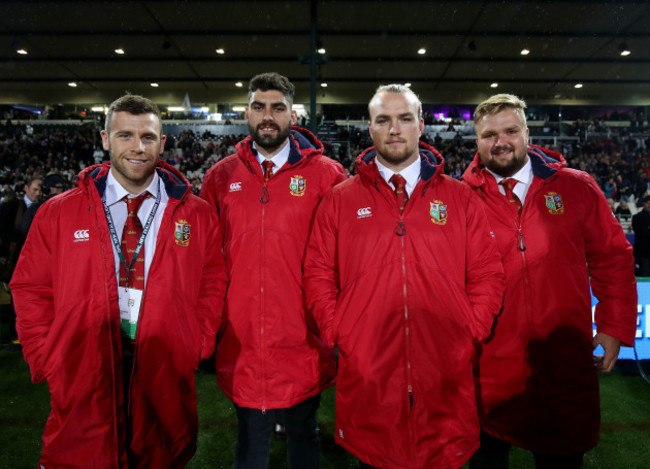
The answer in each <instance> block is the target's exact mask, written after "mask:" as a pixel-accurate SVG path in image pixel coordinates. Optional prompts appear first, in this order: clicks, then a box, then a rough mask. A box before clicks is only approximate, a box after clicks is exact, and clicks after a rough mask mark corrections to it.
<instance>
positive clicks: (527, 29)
mask: <svg viewBox="0 0 650 469" xmlns="http://www.w3.org/2000/svg"><path fill="white" fill-rule="evenodd" d="M312 19H315V21H313V22H312ZM312 27H313V28H314V29H315V30H316V31H317V42H315V43H314V46H315V48H323V49H325V53H324V54H319V53H315V54H314V55H315V56H316V57H317V59H318V60H317V62H318V65H317V66H315V67H314V68H315V70H316V72H317V74H316V75H315V77H316V79H317V80H316V84H317V100H318V102H319V103H365V102H367V100H368V98H369V97H370V95H371V94H372V91H373V90H374V88H375V87H376V86H378V85H379V84H386V83H390V82H402V83H404V82H409V83H411V84H412V88H413V90H414V91H416V93H418V94H419V95H420V97H421V98H422V100H423V101H424V102H429V103H436V102H438V103H465V104H471V103H476V102H479V101H480V100H482V99H483V98H485V97H487V96H489V95H491V94H494V93H495V92H512V93H516V94H519V95H520V96H523V97H525V98H526V99H527V100H528V101H529V102H530V103H537V104H543V103H564V104H628V105H650V2H648V1H647V0H637V1H626V0H611V1H572V0H562V1H539V0H538V1H525V0H520V1H516V0H515V1H483V0H480V1H479V0H457V1H454V0H447V1H431V0H429V1H381V0H373V1H364V0H312V1H291V0H285V1H273V0H269V1H246V0H236V1H189V0H188V1H164V0H161V1H92V0H91V1H49V0H48V1H30V0H20V1H12V0H3V1H2V2H1V3H0V39H1V40H0V44H1V45H0V103H6V104H18V103H21V104H39V103H40V104H49V103H84V104H88V103H108V102H110V101H112V100H113V99H114V98H115V97H117V96H119V95H120V94H122V93H123V92H124V91H125V90H129V91H131V92H134V93H141V94H144V95H146V96H149V97H151V98H153V99H155V100H156V101H158V102H160V103H165V104H174V103H176V104H179V105H180V104H181V102H182V101H183V98H184V96H185V95H186V94H187V95H188V96H189V98H190V100H191V102H192V104H193V105H194V104H195V103H197V104H198V103H242V102H245V101H246V87H247V82H248V80H249V79H250V77H251V76H253V75H255V74H257V73H260V72H264V71H277V72H279V73H282V74H284V75H287V76H288V77H289V78H290V79H291V80H292V81H293V82H294V83H295V84H296V87H297V97H296V99H297V100H298V101H307V100H309V96H310V70H311V68H312V67H311V66H310V63H311V50H312V36H311V30H312ZM314 37H315V36H314ZM19 49H22V50H24V51H26V52H27V53H26V54H20V53H18V52H17V51H18V50H19ZM116 49H122V50H123V51H124V53H123V54H118V53H117V52H116ZM219 49H222V50H223V53H218V52H217V50H219ZM421 49H423V51H420V50H421ZM523 49H527V50H529V51H530V52H529V53H528V55H522V53H521V51H522V50H523ZM623 49H628V50H629V51H630V54H629V55H627V56H623V55H621V52H622V51H623ZM419 51H420V52H419ZM72 82H74V83H76V84H77V86H76V87H75V88H73V87H70V86H69V85H68V84H69V83H72ZM237 82H240V83H242V84H243V86H242V87H237V86H236V83H237ZM151 83H157V84H158V87H157V88H153V87H152V86H151ZM321 83H326V84H327V87H322V86H321ZM493 83H497V84H498V86H497V87H494V88H493V87H491V85H492V84H493ZM578 84H581V85H582V87H581V88H576V85H578Z"/></svg>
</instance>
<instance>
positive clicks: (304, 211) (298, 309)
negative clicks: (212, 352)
mask: <svg viewBox="0 0 650 469" xmlns="http://www.w3.org/2000/svg"><path fill="white" fill-rule="evenodd" d="M289 141H290V145H291V150H290V154H289V160H288V162H287V164H285V165H284V166H283V167H282V168H280V169H279V170H278V171H277V172H276V173H275V174H274V175H273V176H272V177H271V179H269V181H268V182H264V177H263V175H262V167H261V166H260V164H259V163H258V161H257V159H256V158H255V154H254V153H253V151H254V150H253V147H252V139H251V137H248V138H246V139H244V140H243V141H242V142H239V143H238V144H237V153H236V154H234V155H231V156H229V157H227V158H225V159H223V160H222V161H219V162H218V163H217V164H216V165H215V166H214V167H213V168H211V169H210V170H208V172H207V173H206V175H205V179H204V181H203V185H202V189H201V197H203V198H204V199H205V200H207V201H208V202H210V204H211V205H213V206H216V207H217V210H218V212H219V218H220V220H221V227H222V229H223V230H224V255H225V259H226V270H227V272H228V276H229V278H230V286H229V288H228V294H227V300H226V306H225V308H224V314H223V324H222V330H221V331H220V333H219V342H218V346H217V365H216V366H217V382H218V384H219V387H220V388H221V389H222V390H223V392H224V393H225V394H226V396H228V397H229V398H230V399H231V400H232V401H233V402H234V403H235V404H237V405H239V406H242V407H249V408H253V409H276V408H287V407H291V406H294V405H295V404H298V403H300V402H302V401H304V400H306V399H307V398H309V397H311V396H314V395H316V394H318V393H320V392H321V391H322V390H323V389H325V388H326V387H328V386H331V385H332V384H334V374H335V359H334V353H333V351H332V350H331V349H329V348H328V347H327V346H326V345H325V344H324V343H323V342H322V341H321V340H320V339H319V338H318V336H317V335H316V334H315V333H314V332H313V331H312V330H311V329H310V328H309V327H308V324H309V322H310V321H309V320H308V318H307V317H306V312H305V305H304V295H303V285H302V263H303V258H304V254H305V246H306V244H307V238H308V236H309V230H310V227H311V224H312V219H313V216H314V212H315V210H316V206H317V205H318V203H319V202H320V200H321V198H322V197H323V195H324V194H325V193H326V192H327V191H329V190H330V188H331V187H332V186H333V185H334V184H336V183H338V182H340V181H342V180H345V173H344V171H343V168H342V167H341V165H340V164H338V163H336V162H334V161H333V160H331V159H329V158H327V157H324V156H323V155H322V151H323V145H322V144H321V142H319V141H318V139H316V137H314V136H313V135H312V134H311V133H309V132H308V131H307V130H304V129H300V128H298V127H294V128H293V130H292V132H291V137H290V139H289Z"/></svg>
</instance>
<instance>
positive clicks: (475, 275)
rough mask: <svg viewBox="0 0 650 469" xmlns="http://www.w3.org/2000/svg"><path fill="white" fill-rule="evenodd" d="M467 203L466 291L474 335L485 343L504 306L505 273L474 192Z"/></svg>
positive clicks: (486, 219) (484, 215)
mask: <svg viewBox="0 0 650 469" xmlns="http://www.w3.org/2000/svg"><path fill="white" fill-rule="evenodd" d="M467 202H468V204H467V245H466V264H465V269H466V273H465V278H466V281H465V290H466V293H467V297H468V299H469V302H470V304H471V306H472V313H473V315H474V323H473V325H472V326H473V327H472V328H471V329H472V332H473V335H474V337H475V338H476V339H477V340H479V341H483V340H485V339H486V338H487V337H488V336H489V335H490V333H491V329H492V325H493V322H494V318H495V316H496V315H497V314H498V313H499V311H500V310H501V306H502V304H503V294H504V291H505V274H504V271H503V263H502V261H501V255H500V254H499V250H498V247H497V243H496V239H495V237H494V232H493V231H492V229H491V228H490V225H489V222H488V218H487V215H486V214H485V210H484V207H483V203H482V202H481V201H480V200H479V198H478V196H477V195H476V194H474V193H471V194H469V197H468V201H467Z"/></svg>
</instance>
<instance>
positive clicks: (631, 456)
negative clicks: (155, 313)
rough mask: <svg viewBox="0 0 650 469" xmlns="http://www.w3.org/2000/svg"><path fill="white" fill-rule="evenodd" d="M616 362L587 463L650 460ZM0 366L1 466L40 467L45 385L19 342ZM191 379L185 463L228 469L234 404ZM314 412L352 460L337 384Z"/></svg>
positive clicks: (326, 456)
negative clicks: (341, 430)
mask: <svg viewBox="0 0 650 469" xmlns="http://www.w3.org/2000/svg"><path fill="white" fill-rule="evenodd" d="M621 365H625V366H619V365H617V370H619V371H615V372H613V373H611V374H606V375H601V377H600V389H601V407H602V426H601V437H600V444H599V445H598V446H597V447H596V448H594V449H593V450H591V451H589V452H588V453H587V454H586V455H585V460H584V464H583V468H584V469H646V468H648V467H650V385H648V384H647V383H645V382H644V381H643V380H642V379H641V377H640V376H638V374H636V372H635V371H636V370H635V368H634V367H633V366H630V364H629V363H621ZM646 368H647V367H646ZM621 369H624V370H625V371H628V370H629V371H630V372H629V373H628V372H625V373H624V372H621V371H620V370H621ZM0 370H1V371H0V373H2V375H1V376H2V379H1V380H0V468H13V469H22V468H30V469H31V468H34V467H38V459H39V456H40V447H41V434H42V432H43V427H44V425H45V420H46V418H47V414H48V413H49V393H48V390H47V385H45V384H38V385H34V384H32V383H31V381H30V377H29V369H28V367H27V364H26V363H25V362H24V361H23V359H22V355H21V353H20V351H19V350H16V349H8V348H5V349H1V350H0ZM646 371H649V370H646ZM196 386H197V393H198V402H199V440H198V450H197V453H196V456H195V457H194V459H193V460H192V462H191V463H190V465H189V466H188V468H190V469H203V468H211V469H214V468H218V469H221V468H223V469H229V468H231V467H232V460H233V453H234V447H235V437H236V426H237V418H236V416H235V410H234V408H233V406H232V403H231V402H230V401H229V400H228V399H227V398H226V397H224V396H223V394H221V391H219V389H218V388H217V385H216V383H215V377H214V374H213V373H209V372H205V371H202V370H201V371H199V373H198V374H197V377H196ZM318 420H319V426H320V429H321V444H322V449H321V453H322V461H321V467H322V469H346V468H356V467H357V466H358V462H357V460H356V458H354V457H353V456H351V455H349V454H348V453H346V452H345V451H344V450H343V449H341V448H340V447H339V446H337V445H336V444H334V389H328V390H327V391H325V392H324V393H323V398H322V401H321V407H320V411H319V419H318ZM270 458H271V462H270V467H271V468H272V469H276V468H277V469H284V468H286V467H287V464H286V452H285V444H284V441H282V440H280V439H276V438H273V441H272V443H271V456H270ZM465 467H467V466H465ZM510 467H511V469H528V468H533V467H534V463H533V459H532V456H531V455H530V454H529V453H527V452H526V451H522V450H519V449H517V448H515V449H514V450H513V451H512V453H511V456H510Z"/></svg>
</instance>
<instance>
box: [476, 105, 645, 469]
mask: <svg viewBox="0 0 650 469" xmlns="http://www.w3.org/2000/svg"><path fill="white" fill-rule="evenodd" d="M525 107H526V103H525V102H524V101H523V100H521V99H519V98H517V97H516V96H513V95H508V94H499V95H495V96H492V97H491V98H489V99H488V100H486V101H484V102H482V103H481V104H479V105H478V107H477V108H476V111H475V115H474V123H475V126H476V144H477V146H478V152H477V153H476V156H475V158H474V161H473V162H472V164H471V165H470V166H469V167H468V168H467V170H466V172H465V174H464V175H463V180H464V182H465V183H466V184H467V185H468V186H470V187H471V188H473V189H474V190H475V192H476V193H477V194H479V195H480V196H481V199H482V200H483V204H482V205H484V207H485V209H486V211H487V214H488V218H489V219H490V223H491V225H492V229H493V230H494V232H495V234H496V238H497V242H498V244H499V250H500V252H501V255H502V256H503V263H504V269H505V273H506V293H505V297H504V305H503V309H502V311H501V314H500V315H499V316H498V317H497V320H496V322H495V327H494V329H493V331H492V335H491V336H490V338H489V339H488V340H487V341H485V343H483V344H481V345H478V346H477V359H476V366H475V375H476V386H477V398H478V407H479V416H480V420H481V430H482V432H481V448H480V449H479V451H478V452H477V453H476V454H475V455H474V456H473V458H472V462H471V468H472V469H484V468H507V467H508V454H509V450H510V445H511V444H514V445H517V446H520V447H522V448H525V449H528V450H530V451H532V452H533V453H534V456H535V461H536V465H537V468H538V469H539V468H552V469H559V468H578V467H580V465H581V464H582V458H583V454H584V452H585V451H587V450H589V449H591V448H593V447H594V446H595V445H596V443H597V442H598V427H599V422H600V406H599V400H598V379H597V374H596V371H597V370H600V371H605V372H608V371H610V370H611V369H612V367H613V366H614V363H615V362H616V359H617V357H618V352H619V347H620V345H621V343H622V344H624V345H631V344H632V343H633V341H634V334H635V328H636V304H637V295H636V282H635V278H634V262H633V258H632V248H631V246H630V244H629V243H628V242H627V240H626V238H625V235H624V233H623V230H622V229H621V226H620V224H619V223H618V222H617V220H616V219H615V218H614V216H613V215H612V212H611V210H610V208H609V207H608V205H607V201H606V200H605V197H604V195H603V193H602V192H601V190H600V189H599V187H598V186H597V184H596V183H595V181H594V180H593V179H592V178H591V176H589V174H587V173H584V172H582V171H577V170H574V169H568V168H566V162H565V160H564V158H563V156H562V155H561V154H559V153H557V152H555V151H552V150H549V149H545V148H541V147H538V146H535V145H530V144H529V130H528V128H527V126H526V117H525V115H524V109H525ZM590 284H591V288H592V290H593V293H594V295H595V296H596V298H598V300H599V303H598V305H597V306H596V312H595V321H596V326H597V333H596V334H595V336H594V335H593V331H592V327H591V296H590V293H589V285H590ZM598 345H602V347H603V349H604V351H605V354H604V356H603V357H601V356H592V353H593V349H595V348H596V347H597V346H598Z"/></svg>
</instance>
